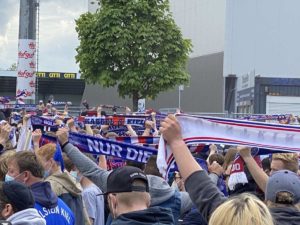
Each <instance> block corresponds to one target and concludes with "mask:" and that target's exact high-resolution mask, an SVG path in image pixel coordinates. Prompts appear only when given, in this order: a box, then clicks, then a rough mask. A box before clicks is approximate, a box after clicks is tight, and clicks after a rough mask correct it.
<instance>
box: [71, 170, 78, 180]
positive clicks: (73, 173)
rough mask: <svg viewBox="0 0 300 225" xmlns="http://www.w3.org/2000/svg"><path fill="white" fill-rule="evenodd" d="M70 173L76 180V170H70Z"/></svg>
mask: <svg viewBox="0 0 300 225" xmlns="http://www.w3.org/2000/svg"><path fill="white" fill-rule="evenodd" d="M70 175H71V176H72V177H73V178H74V179H75V180H77V176H78V173H77V171H74V170H71V172H70Z"/></svg>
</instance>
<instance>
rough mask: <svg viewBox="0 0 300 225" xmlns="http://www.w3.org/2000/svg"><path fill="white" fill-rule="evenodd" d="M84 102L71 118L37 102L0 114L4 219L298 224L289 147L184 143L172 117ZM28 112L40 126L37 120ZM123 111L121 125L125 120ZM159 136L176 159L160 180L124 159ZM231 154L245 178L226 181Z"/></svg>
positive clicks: (143, 163) (145, 160)
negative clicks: (262, 149) (128, 140)
mask: <svg viewBox="0 0 300 225" xmlns="http://www.w3.org/2000/svg"><path fill="white" fill-rule="evenodd" d="M84 105H85V107H86V111H84V112H83V113H81V115H78V116H70V115H69V112H68V104H66V107H65V109H64V111H62V112H60V111H58V110H57V109H55V107H54V106H53V105H52V104H51V102H49V103H47V104H46V105H44V103H43V102H42V101H41V102H40V103H39V105H38V106H37V108H36V110H31V112H28V111H26V110H22V111H19V112H17V111H16V110H13V111H12V110H5V111H2V112H1V114H0V115H1V121H0V152H1V155H0V180H1V181H0V219H2V220H5V221H7V222H10V223H11V224H13V225H21V224H24V225H27V224H34V225H40V224H41V225H42V224H47V225H52V224H53V225H54V224H57V225H60V224H64V225H75V224H76V225H104V224H112V225H115V224H124V225H127V224H157V225H158V224H161V225H163V224H165V225H170V224H195V225H196V224H198V225H207V224H209V225H232V224H243V225H248V224H249V225H250V224H251V225H252V224H255V225H273V224H274V225H285V224H292V225H296V224H298V225H299V224H300V178H299V175H298V171H299V155H298V153H295V152H284V153H283V152H280V153H273V154H268V155H264V156H259V157H257V156H253V154H252V149H251V148H250V147H248V146H229V145H222V144H209V143H207V144H208V145H206V146H205V145H201V146H193V148H191V146H188V145H187V144H186V143H185V141H184V138H183V137H182V129H185V128H184V127H182V126H181V125H180V123H179V122H178V120H177V118H176V116H175V115H173V114H170V115H161V116H160V117H159V118H158V117H157V114H158V113H155V112H154V111H153V110H151V111H149V112H146V113H144V114H138V115H136V114H134V113H132V112H131V111H130V109H129V108H128V107H126V108H125V107H124V109H125V112H124V113H119V114H118V113H117V112H116V109H117V107H112V108H114V110H113V112H112V113H111V114H110V113H108V112H106V111H105V106H98V107H95V108H93V109H89V106H88V104H87V102H86V101H85V102H84ZM106 108H108V107H107V106H106ZM130 116H131V117H130ZM33 117H36V118H38V119H39V121H43V119H44V120H45V121H46V122H47V121H48V122H47V123H46V122H45V123H40V124H37V123H36V122H34V121H31V119H33ZM90 117H95V118H99V121H98V124H88V123H84V121H85V119H87V118H90ZM126 117H128V118H129V117H130V118H131V120H130V121H131V122H128V123H127V124H126V122H125V121H129V120H126V119H124V118H126ZM116 118H117V120H116ZM132 118H134V119H132ZM140 118H142V119H140ZM35 121H36V120H35ZM49 121H53V124H51V125H50V123H49ZM86 121H88V120H86ZM89 121H94V120H89ZM107 121H110V122H111V121H112V123H105V122H107ZM140 121H143V124H142V125H141V124H140ZM114 123H116V124H117V125H118V126H119V125H120V126H121V127H122V129H123V128H124V127H125V128H126V130H125V132H124V130H122V132H119V131H120V129H119V130H118V129H116V126H111V125H116V124H114ZM47 125H48V126H47ZM120 126H119V127H117V128H120ZM111 127H112V128H111ZM74 133H75V134H78V135H80V137H81V138H83V139H85V138H86V139H87V138H89V137H95V138H96V139H95V140H99V142H97V143H96V142H95V143H96V144H95V143H93V144H92V145H89V146H88V147H89V149H90V150H91V151H90V152H89V153H87V152H88V151H83V150H82V149H81V147H80V146H81V145H80V144H78V145H77V144H76V142H75V141H74V140H71V136H72V135H74ZM120 136H122V137H124V136H126V137H132V138H133V137H138V138H140V139H142V138H141V137H144V139H143V140H147V141H146V142H147V143H145V142H143V143H142V142H140V143H133V144H131V145H125V144H124V145H120V146H127V147H126V148H125V147H120V146H117V144H118V143H119V142H120V140H121V139H118V138H119V137H120ZM160 136H162V137H163V139H164V140H165V142H166V143H167V145H168V146H169V147H170V149H171V151H172V155H173V156H174V158H175V161H176V165H174V166H173V169H172V170H171V171H169V173H168V174H167V177H166V176H163V175H162V174H161V173H160V172H159V169H158V165H157V156H156V155H155V154H152V155H151V156H150V155H149V157H148V156H147V155H145V153H143V154H144V155H143V157H138V156H136V157H135V158H134V157H132V153H134V154H135V155H138V154H140V152H139V149H138V150H135V149H134V146H135V145H137V146H140V147H143V146H145V149H146V150H147V149H153V152H155V151H157V150H156V148H157V144H158V142H155V141H153V143H151V144H150V145H149V143H150V142H149V140H154V138H158V139H159V137H160ZM47 138H48V139H47ZM158 139H157V140H158ZM101 140H111V141H112V142H109V143H110V144H107V143H106V142H105V143H106V144H102V143H101ZM89 143H90V142H89ZM103 143H104V142H103ZM96 145H97V150H94V151H93V149H91V148H92V147H91V146H96ZM128 146H129V147H128ZM123 148H124V149H123ZM98 150H99V151H98ZM122 151H125V156H127V158H126V157H125V158H122V157H121V156H123V155H122V154H121V152H122ZM140 151H142V150H140ZM102 153H103V154H102ZM134 154H133V155H134ZM146 156H147V157H146ZM120 157H121V159H120ZM237 159H238V160H241V161H240V162H242V164H241V165H242V167H243V171H244V173H245V175H246V180H247V182H245V181H243V182H241V183H238V182H237V183H235V185H234V186H233V187H232V185H230V184H229V183H230V181H229V180H230V179H231V178H230V177H231V176H232V175H233V171H235V170H236V169H237V168H236V164H235V162H236V160H237ZM118 160H119V161H118ZM113 162H118V163H115V164H114V163H113ZM239 165H240V164H239ZM238 170H242V169H241V168H238Z"/></svg>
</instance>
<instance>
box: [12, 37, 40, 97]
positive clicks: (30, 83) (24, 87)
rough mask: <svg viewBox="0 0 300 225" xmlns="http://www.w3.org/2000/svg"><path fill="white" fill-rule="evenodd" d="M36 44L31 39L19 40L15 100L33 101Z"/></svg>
mask: <svg viewBox="0 0 300 225" xmlns="http://www.w3.org/2000/svg"><path fill="white" fill-rule="evenodd" d="M35 54H36V43H35V40H32V39H19V49H18V68H17V69H18V73H17V88H16V96H17V98H21V99H27V100H33V101H34V100H35V79H36V75H35V71H36V65H35V64H36V60H35V57H36V55H35Z"/></svg>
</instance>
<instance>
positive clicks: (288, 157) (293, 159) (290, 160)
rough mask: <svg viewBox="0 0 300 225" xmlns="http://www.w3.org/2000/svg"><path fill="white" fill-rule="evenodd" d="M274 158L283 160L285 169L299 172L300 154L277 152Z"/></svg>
mask: <svg viewBox="0 0 300 225" xmlns="http://www.w3.org/2000/svg"><path fill="white" fill-rule="evenodd" d="M272 160H281V161H282V163H283V165H284V169H286V170H290V171H292V172H294V173H297V172H298V169H299V164H298V154H297V153H275V154H273V155H272Z"/></svg>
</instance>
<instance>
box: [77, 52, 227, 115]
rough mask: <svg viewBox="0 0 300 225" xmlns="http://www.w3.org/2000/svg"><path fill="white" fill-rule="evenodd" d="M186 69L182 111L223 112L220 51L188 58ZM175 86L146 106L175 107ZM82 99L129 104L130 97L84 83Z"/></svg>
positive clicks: (176, 104) (176, 105)
mask: <svg viewBox="0 0 300 225" xmlns="http://www.w3.org/2000/svg"><path fill="white" fill-rule="evenodd" d="M187 69H188V71H189V73H190V75H191V79H190V84H189V86H188V87H185V88H184V90H183V91H182V92H181V109H182V110H183V111H185V112H223V102H224V101H223V92H224V77H223V52H219V53H214V54H211V55H205V56H199V57H196V58H192V59H190V60H189V62H188V66H187ZM178 94H179V91H178V87H177V88H175V89H174V90H171V91H167V92H164V93H161V94H159V95H158V97H157V98H156V99H155V100H146V108H154V109H160V108H177V107H178V101H179V100H178V99H179V98H178ZM83 99H87V100H88V102H89V103H90V105H91V106H92V105H97V104H113V105H121V106H125V105H127V106H130V107H132V102H131V99H129V98H125V99H122V98H120V97H119V96H118V93H117V89H116V88H102V87H100V86H99V85H90V84H87V85H86V88H85V91H84V94H83Z"/></svg>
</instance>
